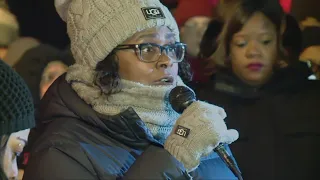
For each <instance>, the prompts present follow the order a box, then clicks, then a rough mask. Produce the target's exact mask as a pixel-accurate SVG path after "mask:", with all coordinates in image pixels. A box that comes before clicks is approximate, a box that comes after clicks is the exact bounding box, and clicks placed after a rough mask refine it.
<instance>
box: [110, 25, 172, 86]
mask: <svg viewBox="0 0 320 180" xmlns="http://www.w3.org/2000/svg"><path fill="white" fill-rule="evenodd" d="M175 41H176V40H175V34H173V33H172V31H171V30H170V29H169V28H168V27H166V26H162V27H158V28H150V29H147V30H144V31H141V32H138V33H136V34H135V35H133V37H132V38H130V39H128V40H127V41H125V42H124V43H123V44H141V43H154V44H158V45H162V46H163V45H168V44H174V43H175ZM116 55H117V57H118V61H119V75H120V77H121V78H122V79H126V80H129V81H134V82H139V83H142V84H145V85H159V82H160V80H161V79H162V78H165V77H172V84H174V83H175V82H176V80H177V76H178V63H172V60H171V59H170V58H169V57H168V56H167V55H166V53H164V54H162V55H161V56H160V58H159V61H158V62H152V63H145V62H142V61H140V60H139V58H138V56H137V55H136V53H135V51H134V50H132V49H129V50H119V51H117V53H116Z"/></svg>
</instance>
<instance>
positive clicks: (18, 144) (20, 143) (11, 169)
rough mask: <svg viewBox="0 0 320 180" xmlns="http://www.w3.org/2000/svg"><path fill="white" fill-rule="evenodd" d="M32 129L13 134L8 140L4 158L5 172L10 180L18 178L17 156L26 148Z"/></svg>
mask: <svg viewBox="0 0 320 180" xmlns="http://www.w3.org/2000/svg"><path fill="white" fill-rule="evenodd" d="M29 132H30V129H26V130H23V131H19V132H15V133H12V134H11V135H10V137H9V139H8V142H7V144H6V147H5V151H4V154H3V158H2V164H3V171H4V173H5V174H6V176H7V177H8V178H13V177H14V178H17V177H18V166H17V156H19V155H20V153H21V152H22V151H23V148H24V147H25V145H26V143H27V141H28V136H29Z"/></svg>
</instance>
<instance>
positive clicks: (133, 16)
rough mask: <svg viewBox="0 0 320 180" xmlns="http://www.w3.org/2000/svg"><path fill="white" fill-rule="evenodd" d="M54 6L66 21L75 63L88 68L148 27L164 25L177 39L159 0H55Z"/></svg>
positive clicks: (177, 35) (173, 24)
mask: <svg viewBox="0 0 320 180" xmlns="http://www.w3.org/2000/svg"><path fill="white" fill-rule="evenodd" d="M55 6H56V9H57V12H58V14H59V15H60V17H61V18H62V19H63V20H64V21H66V22H67V30H68V35H69V37H70V40H71V50H72V53H73V56H74V58H75V61H76V64H79V65H81V66H87V67H89V68H90V69H95V67H96V65H97V63H98V62H99V61H102V60H103V59H104V58H105V57H107V56H108V54H109V53H110V52H111V51H112V50H113V49H114V48H115V47H116V46H118V45H119V44H121V43H123V42H124V41H125V40H126V39H128V38H130V37H131V36H132V35H134V34H135V33H136V32H139V31H142V30H144V29H147V28H152V27H158V26H167V27H169V28H170V29H171V30H172V31H173V32H174V33H175V34H176V40H177V41H179V31H178V27H177V24H176V22H175V19H174V18H173V17H172V15H171V13H170V11H169V10H168V9H167V8H166V7H165V6H164V5H162V4H161V3H160V2H159V0H55Z"/></svg>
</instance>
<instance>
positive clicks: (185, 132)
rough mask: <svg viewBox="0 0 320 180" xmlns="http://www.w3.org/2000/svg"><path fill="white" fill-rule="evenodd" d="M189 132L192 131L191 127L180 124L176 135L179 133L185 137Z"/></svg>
mask: <svg viewBox="0 0 320 180" xmlns="http://www.w3.org/2000/svg"><path fill="white" fill-rule="evenodd" d="M189 133H190V129H188V128H186V127H183V126H179V125H178V127H177V128H176V130H175V134H176V135H179V136H181V137H184V138H187V137H188V136H189Z"/></svg>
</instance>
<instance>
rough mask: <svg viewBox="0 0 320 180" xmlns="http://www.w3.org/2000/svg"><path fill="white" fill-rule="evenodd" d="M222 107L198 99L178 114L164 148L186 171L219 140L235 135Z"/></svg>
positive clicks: (226, 139)
mask: <svg viewBox="0 0 320 180" xmlns="http://www.w3.org/2000/svg"><path fill="white" fill-rule="evenodd" d="M225 117H226V113H225V111H224V109H222V108H220V107H218V106H214V105H211V104H208V103H205V102H202V101H196V102H193V103H192V104H191V105H190V106H189V107H188V108H187V109H186V110H184V112H183V113H182V115H181V116H180V117H179V119H178V120H177V122H176V124H175V126H174V128H173V131H172V132H171V134H170V135H169V136H168V138H167V140H166V142H165V144H164V148H165V149H166V150H167V151H168V152H169V153H170V154H171V155H173V156H174V157H175V158H176V159H177V160H178V161H180V162H181V163H182V164H183V165H184V167H185V168H186V170H187V171H188V172H191V171H193V170H195V169H196V168H197V167H198V166H199V164H200V159H201V157H204V156H207V155H209V154H210V153H212V151H213V150H214V148H216V147H217V146H218V145H219V144H220V143H227V144H231V143H232V142H234V141H236V140H237V139H238V138H239V133H238V131H236V130H233V129H230V130H228V129H227V126H226V124H225V122H224V118H225Z"/></svg>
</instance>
